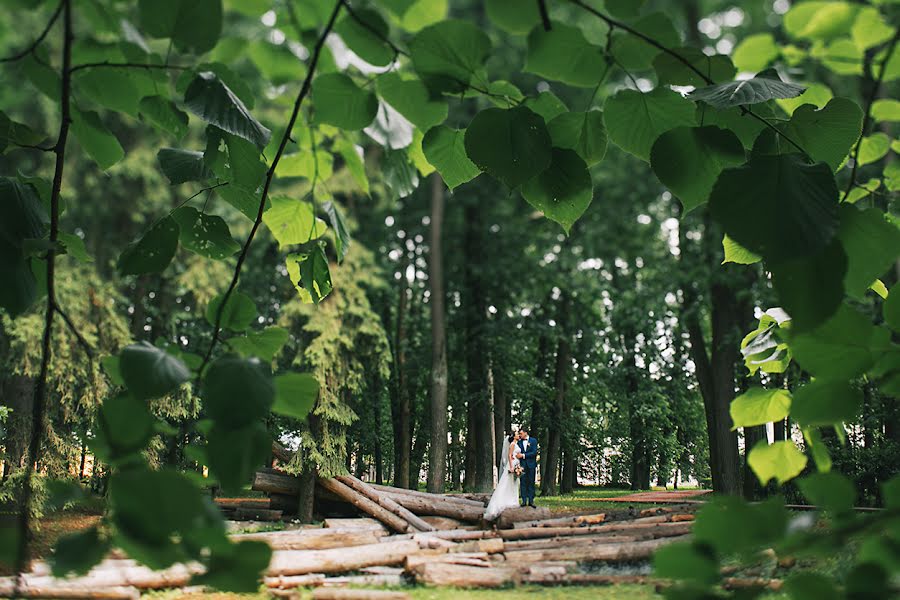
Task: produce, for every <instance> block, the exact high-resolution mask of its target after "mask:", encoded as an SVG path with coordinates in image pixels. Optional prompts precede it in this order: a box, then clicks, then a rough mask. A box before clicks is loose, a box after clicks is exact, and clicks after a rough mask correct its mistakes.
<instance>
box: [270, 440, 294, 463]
mask: <svg viewBox="0 0 900 600" xmlns="http://www.w3.org/2000/svg"><path fill="white" fill-rule="evenodd" d="M272 456H274V457H275V458H277V459H278V462H280V463H282V464H285V465H286V464H288V463H289V462H291V460H292V459H293V458H294V453H293V452H291V451H290V450H288V449H287V448H285V447H284V446H283V445H282V444H281V443H279V442H277V441H274V440H273V441H272Z"/></svg>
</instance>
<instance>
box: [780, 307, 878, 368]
mask: <svg viewBox="0 0 900 600" xmlns="http://www.w3.org/2000/svg"><path fill="white" fill-rule="evenodd" d="M888 298H889V299H890V296H889V297H888ZM888 337H889V335H888V332H887V331H886V330H885V329H883V328H876V327H875V326H874V325H872V322H871V320H870V319H869V317H867V316H865V315H862V314H860V313H858V312H857V311H855V310H854V309H852V308H850V307H848V306H847V305H842V306H841V307H840V309H839V310H838V311H837V313H836V314H835V315H834V316H833V317H831V318H830V319H829V320H828V321H827V322H826V323H825V324H823V325H821V326H820V327H818V328H816V329H815V330H813V331H810V332H808V333H802V334H798V335H795V336H792V338H791V340H790V343H791V349H792V350H793V352H794V358H795V359H796V360H797V362H798V363H799V364H800V366H801V367H803V369H804V370H805V371H807V372H809V373H810V374H812V375H813V376H814V377H818V378H821V379H828V380H833V381H848V380H850V379H853V378H854V377H857V376H859V375H861V374H862V373H864V372H866V371H867V370H868V369H869V368H870V367H872V365H874V364H875V358H876V357H877V356H878V354H879V353H880V352H881V351H882V349H883V347H885V346H887V339H888Z"/></svg>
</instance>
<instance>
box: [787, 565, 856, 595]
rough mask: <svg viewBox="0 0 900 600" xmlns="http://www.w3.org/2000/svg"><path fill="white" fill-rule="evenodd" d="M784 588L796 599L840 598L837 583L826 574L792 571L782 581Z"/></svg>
mask: <svg viewBox="0 0 900 600" xmlns="http://www.w3.org/2000/svg"><path fill="white" fill-rule="evenodd" d="M784 589H785V591H787V592H788V593H789V594H790V596H791V598H795V599H796V600H840V599H841V598H842V595H841V593H840V592H838V588H837V584H836V583H835V581H834V580H833V579H832V578H831V577H828V576H827V575H822V574H820V573H811V572H808V571H807V572H800V573H794V574H793V575H791V576H790V577H788V578H787V579H786V580H785V582H784Z"/></svg>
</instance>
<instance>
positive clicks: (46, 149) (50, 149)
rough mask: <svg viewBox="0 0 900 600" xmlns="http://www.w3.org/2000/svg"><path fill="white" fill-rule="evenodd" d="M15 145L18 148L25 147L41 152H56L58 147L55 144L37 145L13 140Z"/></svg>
mask: <svg viewBox="0 0 900 600" xmlns="http://www.w3.org/2000/svg"><path fill="white" fill-rule="evenodd" d="M12 145H13V146H16V147H17V148H24V149H27V150H40V151H41V152H54V151H55V150H56V149H55V148H54V147H53V146H37V145H34V144H18V143H16V142H12Z"/></svg>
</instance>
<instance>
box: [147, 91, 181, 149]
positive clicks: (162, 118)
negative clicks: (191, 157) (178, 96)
mask: <svg viewBox="0 0 900 600" xmlns="http://www.w3.org/2000/svg"><path fill="white" fill-rule="evenodd" d="M138 110H139V111H140V115H141V117H142V118H143V119H145V120H147V121H149V122H150V123H151V124H152V125H153V126H154V127H156V128H157V129H159V130H161V131H166V132H168V133H171V134H172V135H174V136H175V137H176V138H178V139H181V138H183V137H184V136H185V135H186V134H187V132H188V116H187V113H185V112H183V111H181V110H179V109H178V107H177V106H175V103H174V102H172V101H170V100H167V99H166V98H163V97H162V96H148V97H146V98H141V101H140V103H139V104H138Z"/></svg>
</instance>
